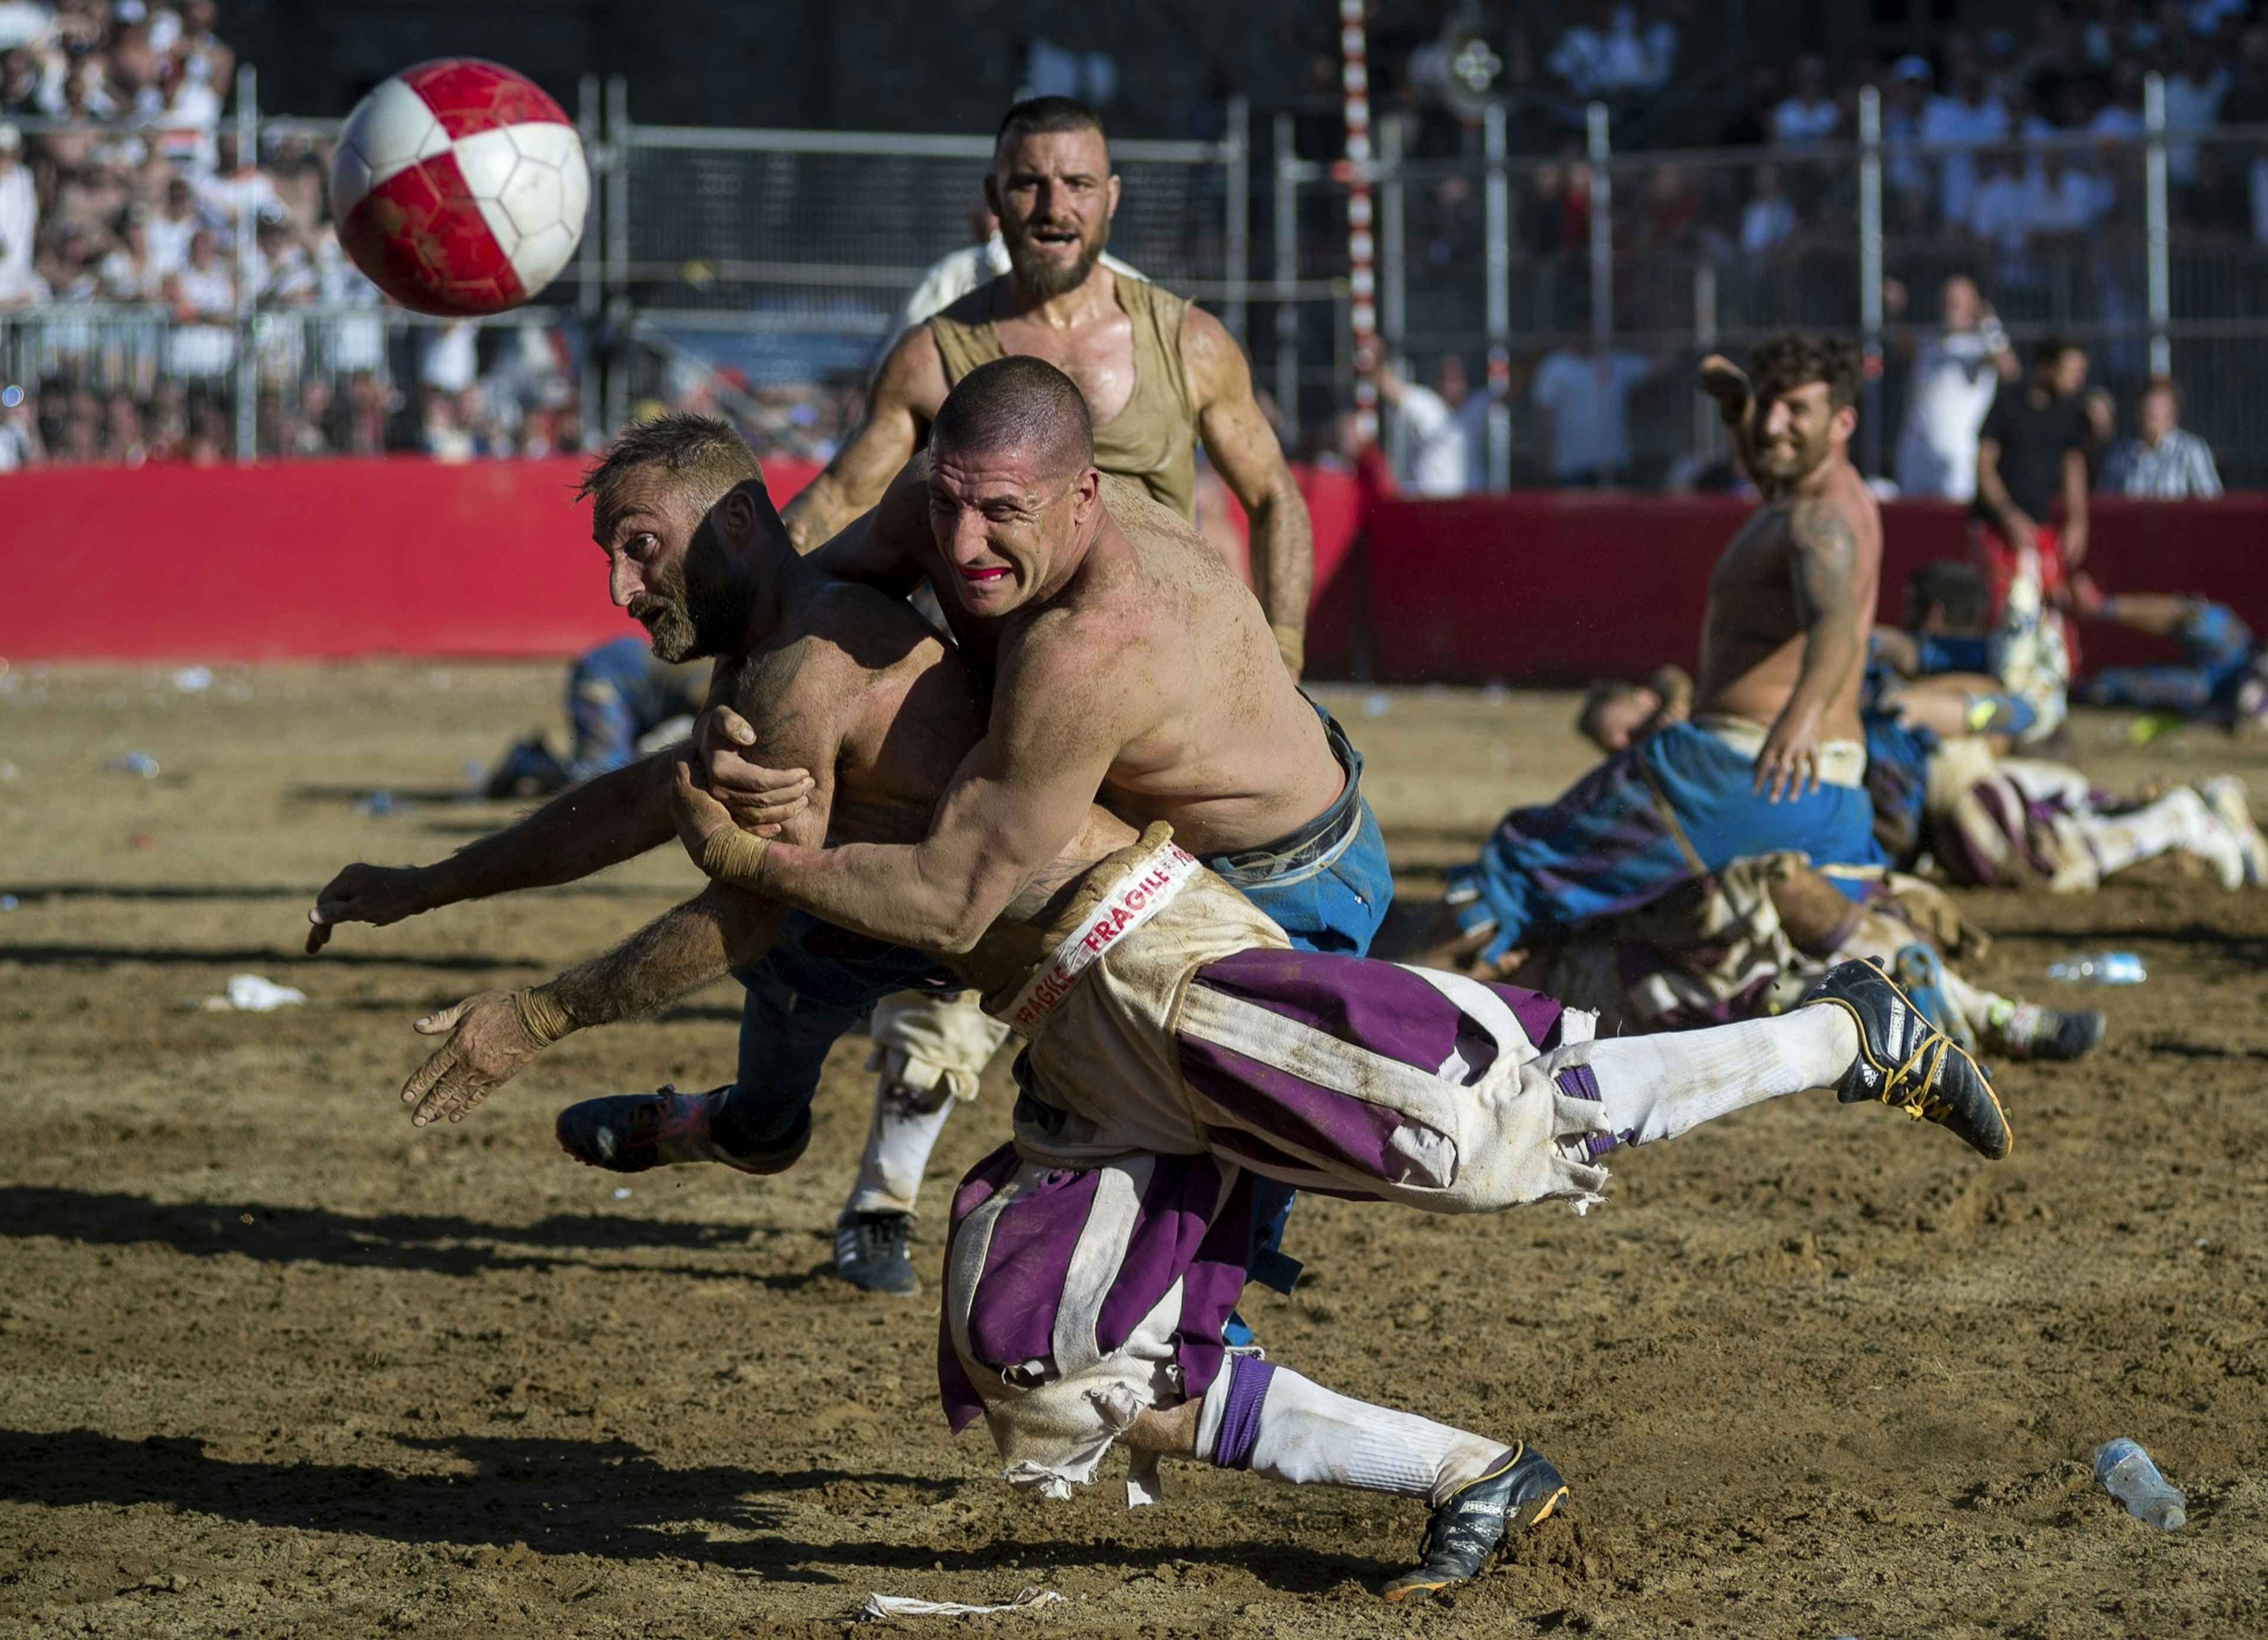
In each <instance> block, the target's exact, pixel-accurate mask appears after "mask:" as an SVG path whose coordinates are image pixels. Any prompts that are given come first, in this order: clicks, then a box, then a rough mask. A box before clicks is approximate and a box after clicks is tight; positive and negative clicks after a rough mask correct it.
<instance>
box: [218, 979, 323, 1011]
mask: <svg viewBox="0 0 2268 1640" xmlns="http://www.w3.org/2000/svg"><path fill="white" fill-rule="evenodd" d="M306 1000H307V993H306V992H305V991H303V990H297V989H293V988H292V987H291V986H289V985H278V984H277V983H276V982H275V981H273V980H269V979H262V978H261V976H260V975H259V974H230V975H229V976H228V986H227V989H226V994H225V995H224V996H220V997H206V998H205V1000H204V1004H203V1005H204V1006H205V1007H207V1008H212V1009H228V1008H233V1009H234V1010H236V1011H237V1012H239V1013H273V1012H275V1011H276V1010H277V1009H278V1008H295V1007H297V1006H298V1004H301V1003H303V1002H306Z"/></svg>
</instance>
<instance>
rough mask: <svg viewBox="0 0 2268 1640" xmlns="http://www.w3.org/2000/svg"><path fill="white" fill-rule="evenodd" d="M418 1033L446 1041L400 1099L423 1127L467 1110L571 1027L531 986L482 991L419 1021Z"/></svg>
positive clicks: (452, 1118)
mask: <svg viewBox="0 0 2268 1640" xmlns="http://www.w3.org/2000/svg"><path fill="white" fill-rule="evenodd" d="M572 1029H574V1025H573V1022H572V1021H571V1020H569V1019H567V1018H566V1016H565V1015H564V1013H563V1012H562V1011H560V1010H559V1008H558V1006H557V1004H554V1003H549V1001H548V999H546V998H544V997H541V996H540V995H538V994H537V993H534V992H529V991H483V992H482V993H481V994H480V995H479V996H477V997H467V998H465V1000H464V1001H462V1002H460V1003H459V1004H456V1005H455V1006H454V1007H450V1008H444V1009H442V1010H441V1011H439V1012H438V1013H430V1014H427V1015H426V1016H425V1017H424V1018H423V1019H420V1020H418V1021H417V1024H416V1031H417V1033H418V1034H419V1035H421V1036H440V1035H442V1034H444V1033H446V1035H447V1037H448V1041H445V1042H443V1043H442V1044H441V1046H440V1047H438V1048H435V1049H434V1050H433V1053H432V1055H431V1057H430V1058H428V1059H427V1060H426V1061H425V1063H423V1064H422V1065H420V1066H418V1067H417V1069H416V1070H415V1071H413V1072H411V1073H410V1077H409V1081H407V1082H405V1083H403V1084H402V1085H401V1102H402V1103H403V1104H405V1105H409V1106H413V1107H415V1108H414V1109H412V1110H411V1112H410V1113H409V1121H410V1125H411V1126H413V1127H418V1128H423V1127H428V1126H430V1125H431V1124H432V1123H434V1122H438V1121H440V1120H441V1119H442V1118H443V1117H445V1116H446V1117H447V1118H448V1119H449V1120H450V1121H451V1122H462V1121H463V1120H464V1118H465V1113H466V1112H468V1111H469V1110H471V1109H472V1108H473V1107H475V1105H478V1104H479V1103H480V1102H481V1101H482V1099H486V1098H487V1097H488V1096H489V1095H490V1093H493V1092H496V1090H497V1089H498V1088H500V1087H502V1086H503V1085H504V1084H505V1083H506V1082H509V1081H510V1080H512V1077H515V1076H517V1075H518V1074H519V1071H520V1070H521V1068H522V1067H523V1066H525V1065H526V1064H527V1062H528V1061H529V1060H531V1059H533V1058H534V1057H535V1056H536V1055H538V1054H540V1053H541V1052H542V1051H543V1050H544V1049H545V1048H548V1047H549V1046H550V1045H551V1043H552V1042H554V1041H557V1040H558V1039H559V1037H561V1036H563V1035H565V1034H566V1033H567V1032H568V1031H571V1030H572Z"/></svg>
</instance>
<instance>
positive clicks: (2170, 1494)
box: [2095, 1435, 2190, 1532]
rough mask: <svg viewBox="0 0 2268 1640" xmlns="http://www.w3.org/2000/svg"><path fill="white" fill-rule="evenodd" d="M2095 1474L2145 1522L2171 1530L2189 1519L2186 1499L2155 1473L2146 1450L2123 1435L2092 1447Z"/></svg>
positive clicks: (2155, 1467)
mask: <svg viewBox="0 0 2268 1640" xmlns="http://www.w3.org/2000/svg"><path fill="white" fill-rule="evenodd" d="M2095 1479H2096V1480H2098V1481H2100V1482H2102V1487H2103V1489H2104V1490H2105V1491H2107V1492H2109V1493H2110V1496H2111V1497H2115V1498H2117V1500H2118V1501H2119V1502H2120V1503H2122V1504H2125V1505H2126V1512H2127V1513H2128V1514H2130V1515H2132V1516H2133V1517H2134V1519H2137V1520H2139V1521H2140V1522H2141V1523H2142V1524H2143V1525H2144V1526H2155V1527H2157V1528H2158V1530H2159V1531H2161V1532H2174V1531H2178V1530H2179V1529H2180V1528H2181V1527H2182V1526H2183V1525H2185V1524H2187V1522H2188V1520H2189V1518H2190V1516H2189V1509H2188V1507H2187V1504H2188V1502H2189V1500H2188V1499H2186V1498H2184V1497H2183V1496H2182V1495H2181V1492H2180V1490H2179V1489H2177V1488H2176V1487H2175V1486H2174V1485H2173V1484H2172V1483H2171V1482H2169V1481H2168V1480H2167V1479H2166V1477H2165V1476H2164V1475H2160V1474H2159V1473H2158V1466H2157V1465H2155V1464H2154V1463H2152V1462H2151V1461H2150V1454H2149V1453H2147V1452H2144V1451H2143V1450H2142V1449H2141V1447H2139V1445H2135V1443H2133V1442H2132V1441H2130V1440H2128V1439H2127V1438H2125V1437H2124V1436H2123V1435H2122V1436H2120V1437H2119V1438H2117V1440H2115V1441H2105V1442H2103V1443H2102V1445H2100V1446H2098V1447H2096V1448H2095Z"/></svg>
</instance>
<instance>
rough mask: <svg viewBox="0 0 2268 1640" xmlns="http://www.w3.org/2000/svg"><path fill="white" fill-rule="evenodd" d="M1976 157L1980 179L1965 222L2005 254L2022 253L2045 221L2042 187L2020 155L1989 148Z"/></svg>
mask: <svg viewBox="0 0 2268 1640" xmlns="http://www.w3.org/2000/svg"><path fill="white" fill-rule="evenodd" d="M1976 158H1977V183H1976V186H1975V188H1973V189H1972V190H1971V191H1970V195H1969V216H1968V219H1967V221H1966V222H1965V223H1964V224H1962V225H1963V226H1965V227H1966V228H1967V229H1968V230H1969V232H1970V234H1972V235H1973V236H1974V237H1976V238H1977V239H1981V240H1982V241H1984V242H1985V244H1987V245H1990V246H1994V247H1996V248H1997V249H1999V251H2000V252H2001V253H2002V254H2003V255H2006V256H2010V257H2014V256H2017V255H2020V254H2021V253H2022V251H2023V248H2024V245H2025V242H2026V241H2027V240H2028V239H2030V238H2031V236H2032V234H2033V232H2035V231H2036V229H2039V228H2041V227H2042V226H2043V225H2045V212H2044V210H2043V204H2044V201H2043V199H2042V197H2041V192H2040V189H2039V188H2038V187H2037V186H2036V185H2035V183H2034V181H2033V180H2032V179H2031V178H2030V177H2029V176H2027V175H2026V174H2025V169H2024V163H2023V160H2022V159H2021V158H2020V157H2019V156H2018V155H2015V154H2013V153H2007V152H1990V151H1988V152H1985V153H1982V154H1979V155H1977V157H1976Z"/></svg>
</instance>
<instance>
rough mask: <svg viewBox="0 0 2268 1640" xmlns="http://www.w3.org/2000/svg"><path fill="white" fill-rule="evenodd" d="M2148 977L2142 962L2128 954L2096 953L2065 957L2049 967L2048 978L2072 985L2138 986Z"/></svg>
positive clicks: (2124, 952) (2119, 952) (2147, 971)
mask: <svg viewBox="0 0 2268 1640" xmlns="http://www.w3.org/2000/svg"><path fill="white" fill-rule="evenodd" d="M2149 977H2150V972H2149V970H2148V969H2147V968H2145V967H2143V966H2142V959H2141V958H2139V957H2138V956H2136V955H2135V954H2134V953H2133V952H2131V951H2098V952H2095V954H2094V955H2092V956H2088V957H2066V958H2065V959H2064V960H2062V961H2061V962H2051V963H2049V964H2048V978H2050V979H2051V980H2068V981H2070V982H2072V983H2073V984H2074V985H2139V984H2140V983H2141V982H2143V981H2144V980H2147V979H2148V978H2149Z"/></svg>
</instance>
